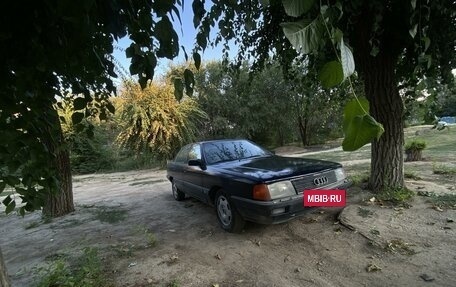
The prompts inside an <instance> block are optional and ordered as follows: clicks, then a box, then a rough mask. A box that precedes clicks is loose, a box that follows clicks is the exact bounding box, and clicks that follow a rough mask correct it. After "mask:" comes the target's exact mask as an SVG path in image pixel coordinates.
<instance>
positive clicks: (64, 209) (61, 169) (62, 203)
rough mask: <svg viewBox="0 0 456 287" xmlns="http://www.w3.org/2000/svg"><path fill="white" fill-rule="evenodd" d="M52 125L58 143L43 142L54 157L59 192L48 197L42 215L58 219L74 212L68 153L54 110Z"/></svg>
mask: <svg viewBox="0 0 456 287" xmlns="http://www.w3.org/2000/svg"><path fill="white" fill-rule="evenodd" d="M52 118H53V119H55V121H54V124H55V125H56V126H55V127H54V128H56V129H57V130H56V131H57V132H58V141H57V142H55V141H52V140H48V141H46V142H45V144H46V146H47V148H48V149H49V151H50V152H51V153H52V154H54V155H55V167H56V169H57V172H58V176H59V180H60V182H59V192H58V193H56V194H52V195H48V197H47V199H46V202H45V203H44V206H43V215H45V216H49V217H58V216H62V215H65V214H68V213H70V212H73V211H74V203H73V183H72V177H71V165H70V153H69V151H68V149H67V148H63V147H62V146H63V143H64V139H63V133H62V127H61V126H60V122H59V120H58V115H57V111H55V110H54V116H53V117H52Z"/></svg>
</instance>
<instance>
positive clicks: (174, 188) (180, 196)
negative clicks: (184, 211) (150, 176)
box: [171, 181, 185, 201]
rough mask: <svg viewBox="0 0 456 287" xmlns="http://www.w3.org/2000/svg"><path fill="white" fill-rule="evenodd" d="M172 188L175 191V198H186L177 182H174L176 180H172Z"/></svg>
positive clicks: (179, 199) (180, 199)
mask: <svg viewBox="0 0 456 287" xmlns="http://www.w3.org/2000/svg"><path fill="white" fill-rule="evenodd" d="M171 190H172V192H173V197H174V199H175V200H177V201H182V200H184V199H185V193H184V192H183V191H181V190H180V189H179V188H177V186H176V184H174V181H172V182H171Z"/></svg>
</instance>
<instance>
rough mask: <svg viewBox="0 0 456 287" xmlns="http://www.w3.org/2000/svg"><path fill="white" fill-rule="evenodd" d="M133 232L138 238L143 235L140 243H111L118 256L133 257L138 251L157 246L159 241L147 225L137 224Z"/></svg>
mask: <svg viewBox="0 0 456 287" xmlns="http://www.w3.org/2000/svg"><path fill="white" fill-rule="evenodd" d="M132 233H133V235H134V236H135V238H137V237H138V236H139V237H141V239H140V242H139V243H138V244H136V243H131V242H128V243H127V242H122V243H121V244H120V245H111V250H112V251H114V253H115V254H116V256H118V257H133V256H134V255H135V252H136V251H141V250H145V249H147V248H152V247H155V246H156V245H157V243H158V240H157V238H156V237H155V235H154V234H153V233H152V232H151V231H150V230H149V229H148V228H146V227H144V226H141V225H136V226H134V227H133V229H132Z"/></svg>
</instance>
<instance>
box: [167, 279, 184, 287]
mask: <svg viewBox="0 0 456 287" xmlns="http://www.w3.org/2000/svg"><path fill="white" fill-rule="evenodd" d="M180 286H181V285H180V283H179V280H177V279H173V280H172V281H171V282H169V283H168V285H166V287H180Z"/></svg>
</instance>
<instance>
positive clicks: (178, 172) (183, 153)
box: [168, 145, 192, 193]
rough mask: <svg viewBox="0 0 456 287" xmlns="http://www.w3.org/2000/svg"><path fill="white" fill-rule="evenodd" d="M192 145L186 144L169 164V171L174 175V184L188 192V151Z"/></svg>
mask: <svg viewBox="0 0 456 287" xmlns="http://www.w3.org/2000/svg"><path fill="white" fill-rule="evenodd" d="M191 147H192V145H186V146H184V147H183V148H181V150H180V151H179V153H178V154H177V155H176V157H175V158H174V161H173V162H172V163H171V164H170V165H169V166H168V169H169V173H170V174H171V175H172V177H173V181H174V184H175V185H176V186H177V188H178V189H180V190H182V191H183V192H185V193H187V189H188V185H187V183H186V181H187V180H186V178H185V177H186V170H187V166H188V152H189V151H190V148H191Z"/></svg>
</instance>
